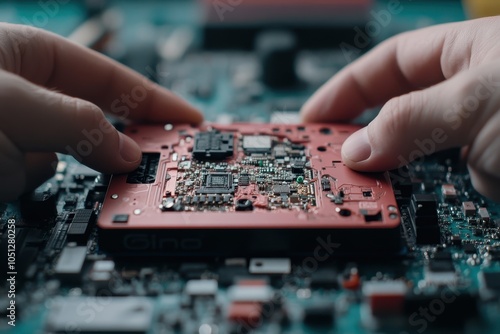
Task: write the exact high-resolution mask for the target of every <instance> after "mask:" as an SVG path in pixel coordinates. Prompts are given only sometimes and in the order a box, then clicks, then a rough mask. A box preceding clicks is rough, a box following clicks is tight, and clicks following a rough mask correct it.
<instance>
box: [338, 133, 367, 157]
mask: <svg viewBox="0 0 500 334" xmlns="http://www.w3.org/2000/svg"><path fill="white" fill-rule="evenodd" d="M342 153H343V155H344V156H345V157H346V158H347V159H349V160H351V161H352V162H361V161H364V160H366V159H368V158H369V157H370V155H371V154H372V147H371V145H370V141H369V140H368V132H367V130H366V128H363V129H361V130H359V131H357V132H355V133H354V134H352V135H351V136H350V137H349V138H347V140H346V141H345V142H344V145H342Z"/></svg>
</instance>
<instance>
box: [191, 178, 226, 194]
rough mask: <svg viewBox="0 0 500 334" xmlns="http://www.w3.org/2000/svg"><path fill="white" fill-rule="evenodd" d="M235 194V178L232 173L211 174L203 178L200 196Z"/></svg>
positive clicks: (199, 191)
mask: <svg viewBox="0 0 500 334" xmlns="http://www.w3.org/2000/svg"><path fill="white" fill-rule="evenodd" d="M233 192H234V187H233V176H232V175H231V174H230V173H209V174H206V175H204V177H203V185H202V186H201V187H200V188H199V189H197V190H196V193H198V194H231V193H233Z"/></svg>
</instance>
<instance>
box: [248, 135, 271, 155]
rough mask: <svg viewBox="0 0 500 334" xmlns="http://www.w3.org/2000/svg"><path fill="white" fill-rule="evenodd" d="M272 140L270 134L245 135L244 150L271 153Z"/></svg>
mask: <svg viewBox="0 0 500 334" xmlns="http://www.w3.org/2000/svg"><path fill="white" fill-rule="evenodd" d="M271 149H272V140H271V137H270V136H244V137H243V150H244V151H245V153H246V154H252V153H264V154H266V153H267V154H270V153H271Z"/></svg>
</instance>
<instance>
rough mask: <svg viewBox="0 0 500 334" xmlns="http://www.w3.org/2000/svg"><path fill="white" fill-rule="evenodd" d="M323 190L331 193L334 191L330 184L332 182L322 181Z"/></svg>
mask: <svg viewBox="0 0 500 334" xmlns="http://www.w3.org/2000/svg"><path fill="white" fill-rule="evenodd" d="M321 189H322V190H323V191H330V190H332V186H331V184H330V180H328V179H321Z"/></svg>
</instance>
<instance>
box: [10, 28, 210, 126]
mask: <svg viewBox="0 0 500 334" xmlns="http://www.w3.org/2000/svg"><path fill="white" fill-rule="evenodd" d="M2 30H3V33H2ZM0 42H2V43H0V55H2V56H3V57H0V68H4V69H5V70H7V71H10V72H13V73H15V74H18V75H20V76H22V77H24V78H26V79H28V80H29V81H31V82H34V83H36V84H39V85H43V86H46V87H49V88H54V89H57V90H59V91H61V92H63V93H64V94H67V95H70V96H74V97H79V98H81V99H84V100H87V101H91V102H93V103H95V104H97V105H98V106H100V107H101V108H102V109H104V110H107V111H110V112H112V113H114V114H116V115H117V116H119V117H127V118H130V119H134V120H146V121H169V122H175V123H179V122H186V123H199V122H201V121H202V116H201V114H200V112H199V111H198V110H196V109H195V108H194V107H192V106H191V105H189V104H188V103H187V102H185V101H184V100H182V99H181V98H179V97H178V96H176V95H174V94H173V93H172V92H170V91H168V90H166V89H164V88H162V87H160V86H158V85H156V84H154V83H152V82H151V81H149V80H147V79H146V78H144V77H143V76H141V75H140V74H138V73H136V72H134V71H132V70H130V69H128V68H127V67H125V66H123V65H121V64H119V63H117V62H115V61H113V60H111V59H110V58H107V57H105V56H103V55H101V54H99V53H97V52H95V51H93V50H90V49H87V48H85V47H82V46H80V45H77V44H75V43H72V42H70V41H68V40H66V39H64V38H62V37H60V36H57V35H55V34H52V33H49V32H47V31H43V30H38V29H34V28H31V27H27V26H21V25H13V24H6V23H0ZM1 45H4V47H3V48H2V46H1ZM5 46H7V47H5ZM2 49H3V50H2Z"/></svg>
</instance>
